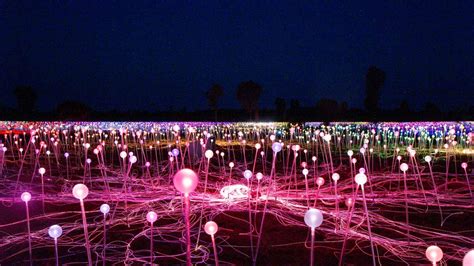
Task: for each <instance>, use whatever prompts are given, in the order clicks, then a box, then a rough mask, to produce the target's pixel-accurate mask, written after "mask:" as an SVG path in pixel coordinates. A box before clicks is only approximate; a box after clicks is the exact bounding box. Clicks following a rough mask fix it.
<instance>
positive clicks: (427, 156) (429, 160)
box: [425, 155, 431, 163]
mask: <svg viewBox="0 0 474 266" xmlns="http://www.w3.org/2000/svg"><path fill="white" fill-rule="evenodd" d="M425 162H427V163H430V162H431V156H429V155H426V156H425Z"/></svg>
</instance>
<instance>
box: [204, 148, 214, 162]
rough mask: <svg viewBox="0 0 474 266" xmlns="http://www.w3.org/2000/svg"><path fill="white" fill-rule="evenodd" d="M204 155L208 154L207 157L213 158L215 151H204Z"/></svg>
mask: <svg viewBox="0 0 474 266" xmlns="http://www.w3.org/2000/svg"><path fill="white" fill-rule="evenodd" d="M204 156H206V158H207V159H208V160H209V159H211V158H212V156H214V153H213V152H212V151H211V150H207V151H206V152H205V153H204Z"/></svg>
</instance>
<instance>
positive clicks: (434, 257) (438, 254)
mask: <svg viewBox="0 0 474 266" xmlns="http://www.w3.org/2000/svg"><path fill="white" fill-rule="evenodd" d="M425 255H426V258H427V259H428V260H429V261H431V262H433V263H435V262H438V261H440V260H441V259H442V258H443V251H442V250H441V249H440V248H439V247H438V246H429V247H428V248H427V249H426V253H425Z"/></svg>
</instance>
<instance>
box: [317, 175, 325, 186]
mask: <svg viewBox="0 0 474 266" xmlns="http://www.w3.org/2000/svg"><path fill="white" fill-rule="evenodd" d="M316 184H317V185H318V187H320V186H322V185H324V178H322V177H318V178H316Z"/></svg>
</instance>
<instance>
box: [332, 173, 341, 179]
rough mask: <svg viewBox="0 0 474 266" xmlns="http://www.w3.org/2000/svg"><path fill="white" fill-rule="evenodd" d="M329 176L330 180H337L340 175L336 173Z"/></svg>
mask: <svg viewBox="0 0 474 266" xmlns="http://www.w3.org/2000/svg"><path fill="white" fill-rule="evenodd" d="M331 177H332V180H334V181H337V180H339V179H340V178H341V176H340V175H339V174H338V173H334V174H332V176H331Z"/></svg>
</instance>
